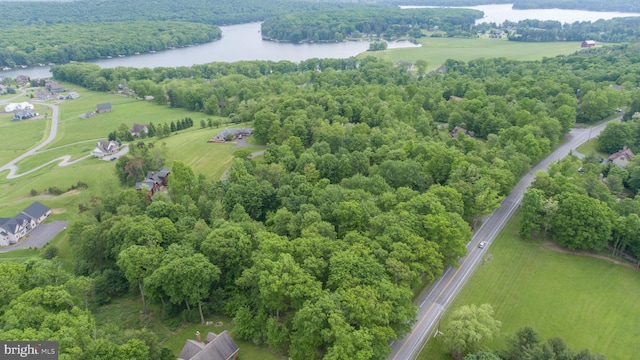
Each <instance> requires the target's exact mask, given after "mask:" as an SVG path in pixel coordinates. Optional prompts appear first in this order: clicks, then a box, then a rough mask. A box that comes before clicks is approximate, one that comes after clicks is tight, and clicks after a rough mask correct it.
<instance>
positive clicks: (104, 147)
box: [96, 140, 120, 154]
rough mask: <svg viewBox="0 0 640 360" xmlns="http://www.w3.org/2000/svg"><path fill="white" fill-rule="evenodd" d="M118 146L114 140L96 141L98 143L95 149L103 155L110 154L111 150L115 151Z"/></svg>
mask: <svg viewBox="0 0 640 360" xmlns="http://www.w3.org/2000/svg"><path fill="white" fill-rule="evenodd" d="M118 146H120V144H118V142H117V141H114V140H111V141H98V143H97V144H96V148H97V149H98V150H100V151H102V152H103V153H105V154H106V153H109V152H111V150H114V149H117V148H118Z"/></svg>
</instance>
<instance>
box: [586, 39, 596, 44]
mask: <svg viewBox="0 0 640 360" xmlns="http://www.w3.org/2000/svg"><path fill="white" fill-rule="evenodd" d="M584 42H585V43H587V44H595V43H596V42H595V40H585V41H584Z"/></svg>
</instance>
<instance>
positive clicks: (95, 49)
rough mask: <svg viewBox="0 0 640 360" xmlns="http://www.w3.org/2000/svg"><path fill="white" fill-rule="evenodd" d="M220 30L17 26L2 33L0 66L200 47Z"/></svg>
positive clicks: (153, 25) (147, 24)
mask: <svg viewBox="0 0 640 360" xmlns="http://www.w3.org/2000/svg"><path fill="white" fill-rule="evenodd" d="M221 34H222V33H221V31H220V28H218V27H216V26H212V25H205V24H195V23H187V22H172V21H133V22H113V23H104V24H61V25H46V26H20V27H9V28H4V29H2V35H0V65H8V66H10V67H13V66H16V65H34V64H38V63H48V62H53V63H66V62H68V61H69V60H76V61H82V60H90V59H97V58H104V57H106V56H117V55H133V54H135V53H136V52H138V53H143V52H149V51H157V50H164V49H167V48H170V47H177V46H184V45H189V44H198V43H204V42H208V41H212V40H216V39H219V38H220V36H221Z"/></svg>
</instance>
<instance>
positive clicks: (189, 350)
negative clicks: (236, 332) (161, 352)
mask: <svg viewBox="0 0 640 360" xmlns="http://www.w3.org/2000/svg"><path fill="white" fill-rule="evenodd" d="M238 350H239V348H238V345H236V343H235V342H234V341H233V339H231V336H230V335H229V332H228V331H226V330H225V331H223V332H221V333H220V334H218V335H216V334H214V333H211V332H210V333H209V334H208V335H207V344H204V343H201V342H198V341H195V340H187V342H186V343H185V344H184V347H183V348H182V352H181V353H180V357H179V359H183V360H228V359H230V358H231V357H232V356H233V355H234V354H235V353H236V352H238Z"/></svg>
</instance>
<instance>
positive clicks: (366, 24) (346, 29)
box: [261, 7, 482, 43]
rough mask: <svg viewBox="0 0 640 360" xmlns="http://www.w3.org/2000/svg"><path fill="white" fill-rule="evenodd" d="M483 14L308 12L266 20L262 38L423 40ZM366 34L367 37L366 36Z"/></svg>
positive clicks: (371, 9) (453, 11)
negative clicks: (426, 34)
mask: <svg viewBox="0 0 640 360" xmlns="http://www.w3.org/2000/svg"><path fill="white" fill-rule="evenodd" d="M481 17H482V12H481V11H477V10H470V9H406V10H400V9H394V8H380V7H366V8H362V9H360V10H359V11H354V10H353V9H349V10H340V11H331V12H318V11H315V12H304V13H296V14H287V15H283V16H277V17H271V18H268V19H266V20H265V21H264V22H263V23H262V25H261V33H262V38H263V39H267V40H277V41H285V42H292V43H299V42H327V41H343V40H345V39H347V38H360V37H362V36H366V37H367V38H369V37H374V38H387V39H395V38H398V37H404V36H410V37H414V38H419V37H421V36H422V31H421V29H430V28H434V27H437V28H439V29H441V30H444V31H455V30H465V31H466V30H468V29H469V28H470V26H471V25H473V24H474V22H475V20H476V19H479V18H481ZM363 34H364V35H363Z"/></svg>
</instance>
